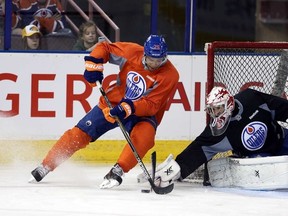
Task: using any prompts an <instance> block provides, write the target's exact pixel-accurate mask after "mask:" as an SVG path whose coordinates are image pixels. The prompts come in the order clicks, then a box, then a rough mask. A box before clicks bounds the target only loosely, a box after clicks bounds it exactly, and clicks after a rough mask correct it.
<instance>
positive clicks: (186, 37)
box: [0, 0, 288, 53]
mask: <svg viewBox="0 0 288 216" xmlns="http://www.w3.org/2000/svg"><path fill="white" fill-rule="evenodd" d="M22 1H23V0H12V1H6V4H5V1H4V0H0V2H1V7H0V11H1V12H0V13H1V22H0V27H1V30H0V36H1V37H0V40H1V43H0V50H5V51H7V50H23V49H24V48H23V39H22V36H21V34H20V33H19V32H21V31H18V33H17V31H15V19H16V20H17V19H18V21H19V20H20V21H19V22H18V24H17V25H18V26H17V25H16V28H19V29H23V28H24V27H25V26H23V25H22V26H21V22H23V20H24V19H25V16H27V15H29V11H27V10H26V12H25V13H24V12H23V7H22V8H21V6H23V5H24V6H25V4H24V3H22ZM26 1H27V0H26ZM40 1H42V2H43V1H44V2H45V0H34V2H35V3H36V2H40ZM56 1H58V2H59V3H60V4H61V7H62V8H61V15H62V18H63V25H64V28H62V29H61V30H60V31H59V30H57V31H53V32H50V33H48V34H45V35H44V34H43V35H42V38H41V40H42V47H41V49H42V50H60V51H61V50H65V51H73V45H74V44H75V43H76V41H77V40H78V39H79V35H78V34H79V27H80V26H81V24H83V23H84V22H86V21H88V20H93V21H94V22H95V23H96V25H97V28H98V29H97V34H98V36H103V37H104V38H105V39H106V40H109V41H111V42H115V41H131V42H137V43H139V44H143V42H144V41H145V39H146V38H147V36H148V35H149V34H151V33H155V34H161V35H163V36H164V37H165V38H166V41H167V43H168V45H169V51H170V52H178V53H179V52H180V53H181V52H183V53H194V52H204V44H205V43H206V42H212V41H286V40H287V37H288V36H287V35H288V34H287V27H288V0H217V1H216V0H141V1H132V0H121V1H119V0H55V2H56ZM23 2H25V0H24V1H23ZM29 2H33V0H30V1H29ZM52 2H54V1H52ZM21 4H22V5H21ZM15 5H18V6H17V7H16V6H15ZM19 5H20V6H19ZM26 8H27V6H26ZM24 9H25V7H24ZM24 11H25V10H24ZM31 13H32V12H31ZM38 13H39V12H38ZM41 15H43V14H41ZM44 15H47V13H46V14H44ZM53 15H54V14H53V12H52V16H53ZM30 16H31V14H30ZM33 16H35V11H33ZM15 32H16V33H15ZM74 51H75V50H74Z"/></svg>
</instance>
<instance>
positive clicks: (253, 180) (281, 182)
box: [208, 156, 288, 190]
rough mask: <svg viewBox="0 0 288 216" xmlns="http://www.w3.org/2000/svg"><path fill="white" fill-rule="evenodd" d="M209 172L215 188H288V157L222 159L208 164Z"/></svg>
mask: <svg viewBox="0 0 288 216" xmlns="http://www.w3.org/2000/svg"><path fill="white" fill-rule="evenodd" d="M208 172H209V177H210V182H211V185H212V186H213V187H237V188H242V189H248V190H276V189H287V188H288V156H273V157H259V158H221V159H216V160H211V161H210V162H208Z"/></svg>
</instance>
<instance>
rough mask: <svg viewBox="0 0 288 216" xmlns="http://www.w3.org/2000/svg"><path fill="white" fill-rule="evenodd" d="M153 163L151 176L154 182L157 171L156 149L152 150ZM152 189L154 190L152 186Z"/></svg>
mask: <svg viewBox="0 0 288 216" xmlns="http://www.w3.org/2000/svg"><path fill="white" fill-rule="evenodd" d="M151 164H152V170H151V178H152V180H153V182H154V180H155V172H156V151H154V152H152V154H151ZM151 191H152V188H151Z"/></svg>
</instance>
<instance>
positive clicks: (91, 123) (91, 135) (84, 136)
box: [31, 106, 117, 182]
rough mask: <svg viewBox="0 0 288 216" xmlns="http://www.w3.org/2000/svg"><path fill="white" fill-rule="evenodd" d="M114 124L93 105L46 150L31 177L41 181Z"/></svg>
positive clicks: (114, 125)
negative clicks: (46, 152) (44, 155)
mask: <svg viewBox="0 0 288 216" xmlns="http://www.w3.org/2000/svg"><path fill="white" fill-rule="evenodd" d="M116 126H117V125H116V124H111V123H109V122H107V121H106V119H105V117H104V115H103V113H102V110H101V109H100V108H99V107H97V106H96V107H94V108H93V109H92V110H91V111H90V112H89V113H87V115H86V116H85V117H84V118H82V119H81V120H80V121H79V123H78V124H77V125H76V127H73V128H72V129H70V130H67V131H66V132H65V133H64V134H63V135H62V136H61V137H60V139H59V140H58V141H57V142H56V143H55V144H54V146H53V147H52V149H51V150H50V151H49V152H48V154H47V155H46V157H45V158H44V160H43V161H42V164H41V165H40V166H38V167H37V168H36V169H34V170H33V171H32V173H31V174H32V176H33V178H34V179H33V178H32V179H31V180H32V181H33V180H36V181H38V182H39V181H41V180H42V179H43V178H44V177H45V176H46V175H47V174H48V173H49V172H50V171H53V170H54V169H55V168H56V167H57V166H59V165H60V164H61V163H63V162H64V161H66V160H67V159H68V158H70V157H71V156H72V155H73V154H74V153H75V152H76V151H78V150H79V149H82V148H85V147H86V146H87V145H88V144H89V142H90V141H95V140H96V139H98V138H99V137H100V136H101V135H103V134H104V133H105V132H107V131H108V130H110V129H112V128H115V127H116Z"/></svg>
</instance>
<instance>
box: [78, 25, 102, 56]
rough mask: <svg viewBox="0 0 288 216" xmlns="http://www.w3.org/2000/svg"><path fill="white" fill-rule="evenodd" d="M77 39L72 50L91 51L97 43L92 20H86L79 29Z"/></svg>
mask: <svg viewBox="0 0 288 216" xmlns="http://www.w3.org/2000/svg"><path fill="white" fill-rule="evenodd" d="M78 35H79V36H78V37H79V38H78V40H77V42H76V43H75V44H74V46H73V50H82V51H92V50H93V49H94V48H95V46H96V43H97V39H98V35H97V26H96V24H95V23H94V22H93V21H92V20H88V21H87V22H85V23H83V24H82V25H81V26H80V27H79V34H78Z"/></svg>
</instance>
